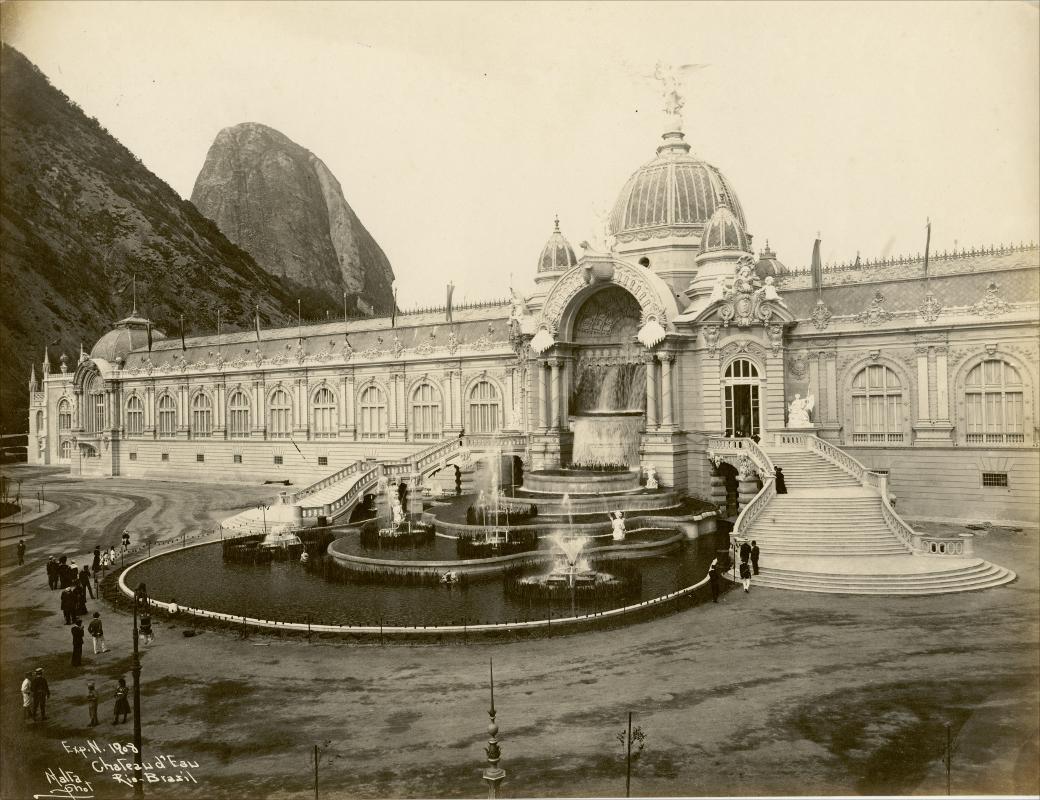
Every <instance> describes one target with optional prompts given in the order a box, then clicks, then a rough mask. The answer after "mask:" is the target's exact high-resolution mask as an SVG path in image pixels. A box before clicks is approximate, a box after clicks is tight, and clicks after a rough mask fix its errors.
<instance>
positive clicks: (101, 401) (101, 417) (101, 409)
mask: <svg viewBox="0 0 1040 800" xmlns="http://www.w3.org/2000/svg"><path fill="white" fill-rule="evenodd" d="M90 402H91V406H92V407H93V409H94V420H93V422H94V428H93V429H94V431H103V430H104V429H105V395H104V393H103V392H98V393H96V394H92V395H91V396H90Z"/></svg>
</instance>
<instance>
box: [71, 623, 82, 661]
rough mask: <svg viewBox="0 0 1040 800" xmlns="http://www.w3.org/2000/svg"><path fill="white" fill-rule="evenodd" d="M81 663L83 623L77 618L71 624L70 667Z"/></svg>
mask: <svg viewBox="0 0 1040 800" xmlns="http://www.w3.org/2000/svg"><path fill="white" fill-rule="evenodd" d="M82 663H83V623H82V622H81V621H80V618H79V617H76V620H75V621H74V622H73V623H72V666H74V667H78V666H80V665H81V664H82Z"/></svg>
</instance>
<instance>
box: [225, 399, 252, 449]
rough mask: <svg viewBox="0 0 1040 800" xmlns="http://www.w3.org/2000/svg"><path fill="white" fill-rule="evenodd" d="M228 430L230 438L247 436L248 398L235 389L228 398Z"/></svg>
mask: <svg viewBox="0 0 1040 800" xmlns="http://www.w3.org/2000/svg"><path fill="white" fill-rule="evenodd" d="M228 430H229V431H230V435H231V438H232V439H242V438H245V437H246V436H249V398H248V397H246V395H245V392H240V391H237V390H236V391H235V392H233V393H232V394H231V397H230V398H228Z"/></svg>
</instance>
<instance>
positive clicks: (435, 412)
mask: <svg viewBox="0 0 1040 800" xmlns="http://www.w3.org/2000/svg"><path fill="white" fill-rule="evenodd" d="M442 433H443V430H442V428H441V395H440V392H438V391H437V389H436V388H435V387H434V386H433V385H432V384H429V383H421V384H419V385H418V386H417V387H416V388H415V391H414V392H412V438H414V439H440V438H441V435H442Z"/></svg>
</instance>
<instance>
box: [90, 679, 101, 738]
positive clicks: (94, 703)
mask: <svg viewBox="0 0 1040 800" xmlns="http://www.w3.org/2000/svg"><path fill="white" fill-rule="evenodd" d="M97 707H98V694H97V692H95V691H94V684H93V683H88V684H87V708H88V709H89V711H90V727H91V728H93V727H94V726H95V725H98V724H99V723H98V718H97Z"/></svg>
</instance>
